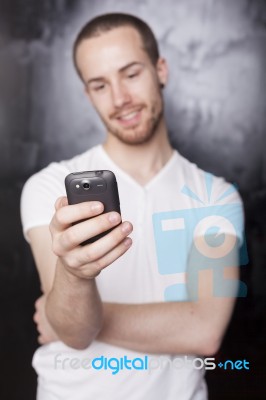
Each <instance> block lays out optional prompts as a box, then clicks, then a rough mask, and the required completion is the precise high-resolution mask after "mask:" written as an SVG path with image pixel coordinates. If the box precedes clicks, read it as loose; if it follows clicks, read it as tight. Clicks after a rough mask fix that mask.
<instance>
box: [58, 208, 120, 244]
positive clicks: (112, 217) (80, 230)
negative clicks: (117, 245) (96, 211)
mask: <svg viewBox="0 0 266 400" xmlns="http://www.w3.org/2000/svg"><path fill="white" fill-rule="evenodd" d="M120 222H121V215H120V214H118V213H117V212H110V213H106V214H102V215H99V216H96V217H94V218H90V219H89V220H86V221H83V222H80V223H78V224H76V225H73V226H71V227H69V228H68V229H67V230H65V231H64V232H63V233H62V235H61V237H60V245H61V247H62V248H63V251H67V250H72V249H74V248H75V247H77V246H79V245H80V243H83V242H84V241H85V240H88V239H91V238H93V237H94V236H97V235H99V234H100V233H103V232H106V231H108V230H109V229H111V228H114V227H115V226H116V225H118V224H119V223H120ZM121 240H122V238H120V241H121Z"/></svg>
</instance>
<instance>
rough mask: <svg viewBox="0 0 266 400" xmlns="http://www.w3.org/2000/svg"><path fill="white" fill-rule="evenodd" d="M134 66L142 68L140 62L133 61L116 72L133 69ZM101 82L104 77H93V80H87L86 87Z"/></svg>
mask: <svg viewBox="0 0 266 400" xmlns="http://www.w3.org/2000/svg"><path fill="white" fill-rule="evenodd" d="M135 65H136V66H141V67H143V65H144V64H143V63H142V62H138V61H133V62H131V63H129V64H126V65H125V66H124V67H122V68H120V69H119V70H118V72H124V71H125V70H127V69H128V68H131V67H134V66H135ZM103 80H104V77H101V76H97V77H95V78H91V79H89V80H88V81H87V82H86V85H89V84H90V83H92V82H98V81H103Z"/></svg>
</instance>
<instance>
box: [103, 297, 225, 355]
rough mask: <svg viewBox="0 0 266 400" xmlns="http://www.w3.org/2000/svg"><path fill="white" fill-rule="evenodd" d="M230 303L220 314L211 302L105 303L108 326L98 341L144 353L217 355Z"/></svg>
mask: <svg viewBox="0 0 266 400" xmlns="http://www.w3.org/2000/svg"><path fill="white" fill-rule="evenodd" d="M217 301H218V302H219V300H217ZM220 301H222V300H220ZM223 301H224V299H223ZM229 303H230V300H229V299H228V307H226V308H223V311H220V312H218V314H216V315H215V314H213V312H214V311H215V310H214V308H213V305H211V306H209V305H208V301H205V302H204V301H202V302H201V303H193V302H171V303H169V302H168V303H155V304H140V305H126V304H110V303H105V304H104V316H105V317H104V325H103V328H102V330H101V332H100V334H99V336H98V340H100V341H103V342H106V343H109V344H112V345H115V346H120V347H124V348H128V349H130V350H134V351H140V352H143V353H157V354H198V355H210V354H214V353H215V352H216V351H217V350H218V348H219V345H220V343H221V340H222V337H223V333H224V330H225V328H226V325H227V324H226V322H225V321H227V320H228V319H229V315H231V310H232V301H231V304H229ZM223 307H224V306H223ZM217 311H218V308H217ZM221 313H223V315H221Z"/></svg>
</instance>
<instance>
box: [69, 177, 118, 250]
mask: <svg viewBox="0 0 266 400" xmlns="http://www.w3.org/2000/svg"><path fill="white" fill-rule="evenodd" d="M65 187H66V193H67V198H68V203H69V204H78V203H82V202H85V201H100V202H101V203H103V206H104V211H103V213H107V212H110V211H116V212H118V213H119V214H121V211H120V201H119V194H118V187H117V182H116V177H115V174H114V173H113V172H112V171H109V170H96V171H82V172H73V173H71V174H69V175H67V176H66V178H65ZM79 222H81V221H79ZM112 229H114V228H112ZM112 229H109V230H108V231H106V232H103V233H101V234H99V235H97V236H95V237H93V238H91V239H88V240H87V241H86V242H84V243H81V244H82V245H84V244H88V243H93V242H95V241H96V240H98V239H100V238H101V237H103V236H104V235H106V234H107V233H109V232H110V231H111V230H112Z"/></svg>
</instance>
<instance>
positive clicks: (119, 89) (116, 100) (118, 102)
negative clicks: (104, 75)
mask: <svg viewBox="0 0 266 400" xmlns="http://www.w3.org/2000/svg"><path fill="white" fill-rule="evenodd" d="M112 100H113V105H114V106H115V108H121V107H123V106H124V105H126V104H128V103H130V101H131V95H130V93H129V91H128V89H127V88H126V86H125V85H124V84H123V83H122V82H116V83H115V84H113V85H112Z"/></svg>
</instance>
